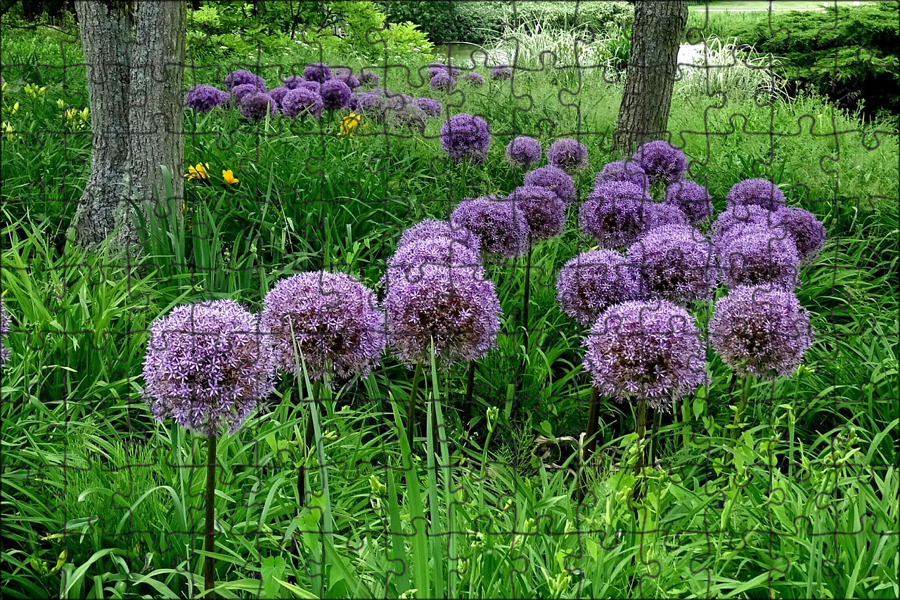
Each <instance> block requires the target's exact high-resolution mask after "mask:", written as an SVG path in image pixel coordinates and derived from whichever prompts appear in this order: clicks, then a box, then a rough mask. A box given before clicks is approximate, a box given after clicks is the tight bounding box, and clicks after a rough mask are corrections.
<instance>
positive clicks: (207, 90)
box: [184, 85, 229, 112]
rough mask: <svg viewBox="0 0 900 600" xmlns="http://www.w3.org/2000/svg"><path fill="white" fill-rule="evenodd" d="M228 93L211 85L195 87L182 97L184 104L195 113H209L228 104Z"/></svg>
mask: <svg viewBox="0 0 900 600" xmlns="http://www.w3.org/2000/svg"><path fill="white" fill-rule="evenodd" d="M228 98H229V96H228V93H227V92H223V91H222V90H220V89H219V88H217V87H214V86H211V85H195V86H194V87H192V88H191V89H190V90H188V93H187V94H186V95H185V97H184V103H185V104H186V105H187V106H188V108H191V109H193V110H196V111H197V112H209V111H211V110H212V109H214V108H215V107H217V106H222V105H223V104H225V103H226V102H228Z"/></svg>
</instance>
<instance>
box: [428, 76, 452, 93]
mask: <svg viewBox="0 0 900 600" xmlns="http://www.w3.org/2000/svg"><path fill="white" fill-rule="evenodd" d="M428 85H430V86H431V89H433V90H440V91H442V92H449V91H450V90H452V89H453V88H454V86H456V78H455V77H451V76H450V75H449V74H448V73H444V72H440V73H435V75H434V77H432V78H431V81H429V82H428Z"/></svg>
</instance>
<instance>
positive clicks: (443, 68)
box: [428, 62, 462, 79]
mask: <svg viewBox="0 0 900 600" xmlns="http://www.w3.org/2000/svg"><path fill="white" fill-rule="evenodd" d="M438 73H444V74H445V75H449V76H450V77H453V78H454V79H455V78H456V77H459V74H460V73H462V71H461V70H460V69H459V67H451V66H450V65H445V64H444V63H439V62H434V63H431V64H430V65H428V76H429V77H434V76H435V75H437V74H438Z"/></svg>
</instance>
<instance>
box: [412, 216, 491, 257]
mask: <svg viewBox="0 0 900 600" xmlns="http://www.w3.org/2000/svg"><path fill="white" fill-rule="evenodd" d="M439 237H445V238H450V239H452V240H455V241H457V242H460V243H462V244H464V245H465V246H467V247H468V248H469V249H471V250H473V251H474V252H475V253H476V254H477V253H479V252H480V251H481V240H480V239H479V237H478V236H477V235H475V234H474V233H472V232H471V231H469V230H468V229H466V228H465V227H453V226H452V225H451V224H450V222H449V221H438V220H435V219H424V220H423V221H420V222H419V223H417V224H416V225H413V226H412V227H410V228H409V229H407V230H406V231H404V232H403V234H402V235H401V236H400V242H399V243H398V244H397V251H398V252H399V250H400V248H403V247H404V246H406V245H408V244H412V243H413V242H417V241H419V240H426V239H431V238H439Z"/></svg>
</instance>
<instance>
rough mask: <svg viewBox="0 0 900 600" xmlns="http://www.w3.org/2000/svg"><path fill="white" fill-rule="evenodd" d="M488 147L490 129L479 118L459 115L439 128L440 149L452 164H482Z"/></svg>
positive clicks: (464, 114) (489, 145)
mask: <svg viewBox="0 0 900 600" xmlns="http://www.w3.org/2000/svg"><path fill="white" fill-rule="evenodd" d="M490 147H491V133H490V128H489V127H488V124H487V122H486V121H485V120H484V119H482V118H481V117H476V116H474V115H469V114H466V113H460V114H458V115H454V116H452V117H450V118H449V119H447V120H446V121H444V125H443V126H442V127H441V148H442V149H443V150H444V152H445V153H446V154H447V156H449V157H450V159H451V160H452V161H454V162H461V161H464V160H468V161H471V162H473V163H482V162H484V161H485V159H486V158H487V155H488V150H489V149H490Z"/></svg>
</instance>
